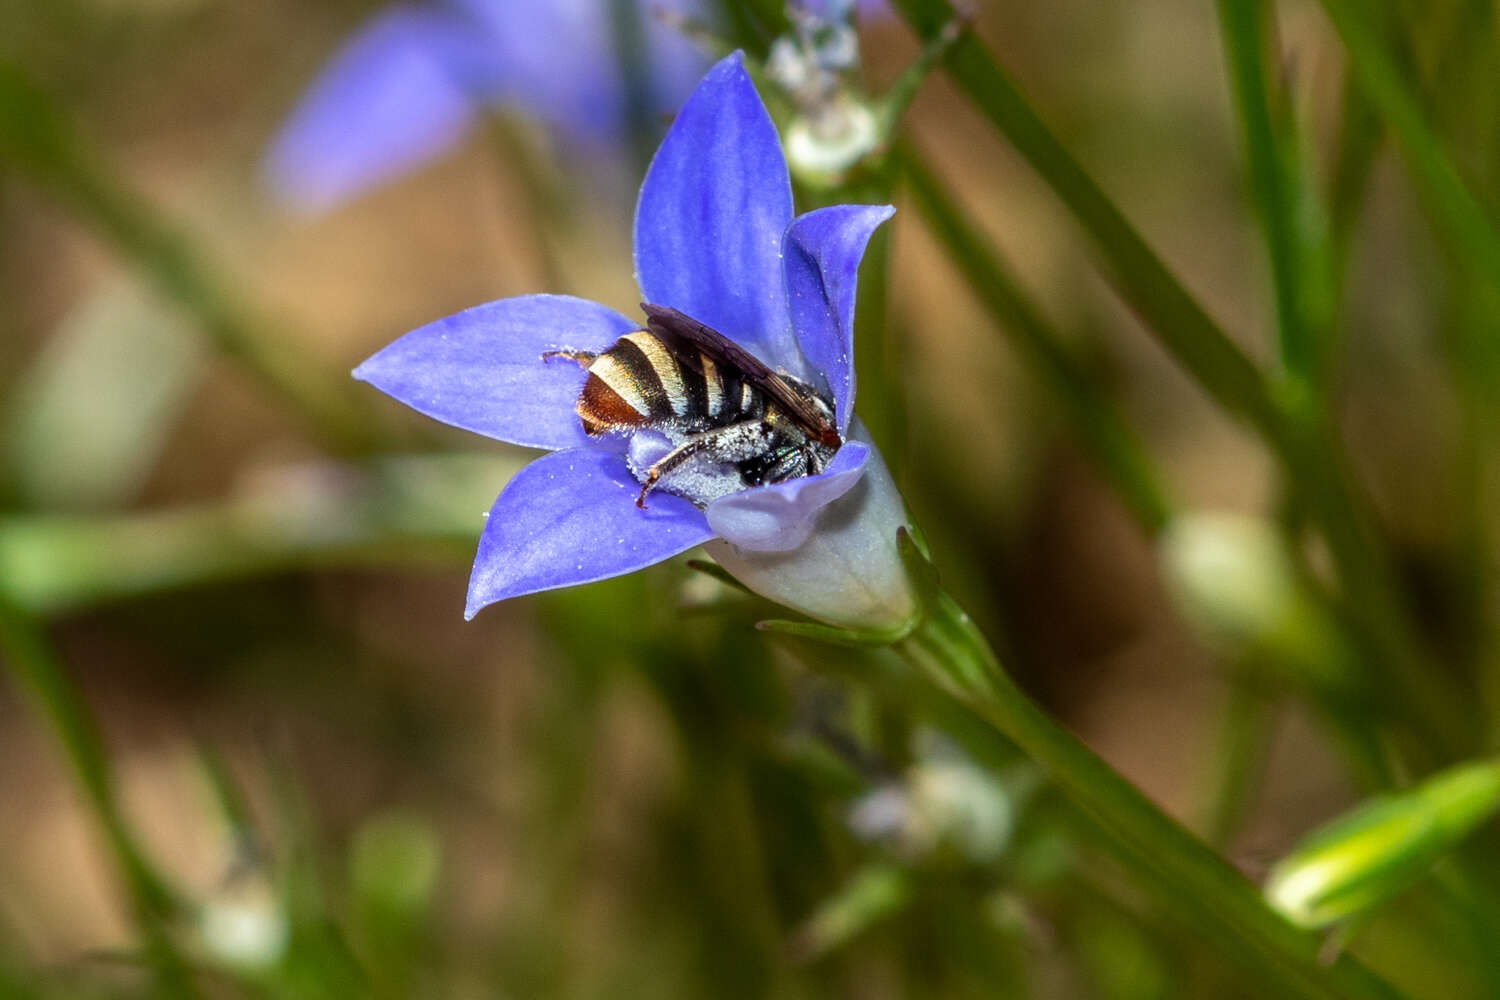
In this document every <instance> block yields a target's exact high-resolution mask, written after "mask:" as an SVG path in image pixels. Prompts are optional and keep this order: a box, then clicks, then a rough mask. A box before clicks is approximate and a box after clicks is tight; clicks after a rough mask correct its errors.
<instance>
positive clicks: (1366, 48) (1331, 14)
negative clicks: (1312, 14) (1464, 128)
mask: <svg viewBox="0 0 1500 1000" xmlns="http://www.w3.org/2000/svg"><path fill="white" fill-rule="evenodd" d="M1323 9H1324V10H1325V11H1326V12H1327V14H1328V19H1329V20H1330V21H1332V22H1333V26H1334V28H1335V29H1336V30H1337V31H1338V33H1339V37H1340V38H1342V39H1343V42H1344V47H1345V48H1347V49H1348V50H1349V62H1350V65H1351V66H1352V67H1353V70H1354V73H1355V75H1356V76H1357V77H1358V79H1359V82H1360V85H1361V86H1362V87H1363V88H1364V91H1365V93H1366V94H1368V95H1369V98H1370V101H1371V103H1372V104H1374V105H1375V107H1376V108H1377V109H1379V111H1380V114H1381V117H1382V118H1384V119H1385V122H1386V124H1387V125H1388V126H1389V127H1390V130H1391V135H1392V136H1393V137H1394V138H1395V140H1396V144H1397V145H1398V146H1399V147H1400V149H1401V151H1402V153H1403V154H1404V155H1405V159H1406V163H1407V166H1408V168H1409V169H1410V170H1411V172H1412V173H1413V174H1414V175H1415V177H1416V180H1417V183H1418V185H1419V186H1420V187H1421V188H1422V190H1423V192H1424V193H1425V194H1426V196H1427V203H1428V207H1429V209H1430V210H1431V211H1432V213H1433V215H1434V216H1435V218H1436V221H1437V224H1438V226H1439V228H1440V229H1441V230H1442V231H1443V233H1444V234H1445V235H1446V236H1447V237H1448V239H1449V240H1450V241H1451V242H1452V244H1453V248H1454V249H1455V250H1456V251H1457V253H1458V257H1459V259H1460V260H1462V261H1464V262H1465V263H1466V265H1467V266H1469V267H1471V268H1473V269H1475V270H1476V272H1477V273H1479V274H1482V275H1483V276H1484V277H1485V278H1486V279H1487V280H1488V281H1489V282H1490V283H1491V284H1493V285H1494V286H1495V287H1496V288H1500V232H1497V230H1496V228H1495V225H1494V222H1493V220H1491V219H1490V217H1489V214H1488V213H1487V212H1486V211H1485V208H1484V206H1483V204H1482V203H1481V202H1480V201H1479V199H1478V198H1476V197H1474V195H1473V193H1472V192H1470V190H1469V188H1468V185H1467V184H1465V183H1464V179H1463V177H1462V175H1461V174H1460V173H1459V172H1458V168H1457V167H1455V166H1454V165H1453V161H1452V160H1451V159H1450V158H1449V156H1448V154H1447V152H1446V151H1445V150H1444V149H1443V145H1442V142H1441V140H1440V139H1439V138H1438V136H1437V134H1436V133H1435V132H1434V131H1433V130H1432V129H1431V128H1430V127H1429V126H1428V125H1427V121H1426V115H1425V114H1424V112H1423V109H1422V105H1421V102H1420V101H1419V100H1418V99H1417V98H1416V97H1415V96H1414V95H1413V94H1412V93H1411V91H1410V90H1409V88H1408V87H1407V84H1406V81H1405V78H1404V76H1403V74H1402V73H1401V71H1400V70H1399V68H1398V67H1397V63H1396V61H1395V60H1394V59H1393V58H1392V56H1391V54H1390V53H1389V51H1388V49H1387V47H1386V45H1385V44H1384V42H1383V40H1382V38H1381V33H1380V30H1379V28H1378V27H1377V26H1376V25H1373V24H1371V23H1370V21H1369V19H1368V18H1367V13H1368V11H1369V10H1370V9H1371V5H1369V4H1364V3H1358V2H1354V0H1323Z"/></svg>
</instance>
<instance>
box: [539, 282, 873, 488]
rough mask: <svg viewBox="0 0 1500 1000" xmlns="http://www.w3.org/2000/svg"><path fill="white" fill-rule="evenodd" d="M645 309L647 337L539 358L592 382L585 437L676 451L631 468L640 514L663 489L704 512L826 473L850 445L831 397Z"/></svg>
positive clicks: (684, 322)
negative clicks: (655, 441)
mask: <svg viewBox="0 0 1500 1000" xmlns="http://www.w3.org/2000/svg"><path fill="white" fill-rule="evenodd" d="M641 308H642V309H643V310H644V311H645V313H646V328H645V329H644V330H637V331H635V332H634V333H627V334H626V335H625V336H623V337H621V338H620V339H619V340H618V341H616V342H615V344H614V346H613V347H611V348H609V350H607V351H604V352H602V353H599V354H594V353H591V352H588V351H568V350H560V351H548V352H547V353H545V354H543V355H542V360H544V361H550V360H551V359H553V358H563V359H566V360H569V361H574V362H576V363H577V364H579V365H580V366H582V367H583V368H584V370H585V371H587V372H588V378H587V379H585V380H584V383H583V390H582V392H580V393H579V395H578V404H577V406H576V407H574V409H575V411H576V412H577V414H578V416H579V418H580V419H581V420H582V421H583V429H584V432H585V433H586V434H589V435H590V436H599V435H603V434H610V433H621V434H626V435H629V436H630V437H631V439H632V444H633V443H634V442H635V436H636V435H637V434H638V433H639V432H641V431H654V432H656V433H658V434H660V435H662V436H663V437H665V438H666V440H667V442H668V444H669V445H670V449H669V450H668V451H667V452H666V454H664V455H661V456H660V457H659V458H656V459H655V460H653V461H650V462H649V463H648V462H645V461H644V460H637V459H635V458H634V457H628V458H627V461H628V462H629V464H630V466H631V473H632V474H633V475H634V476H635V477H636V479H638V480H639V481H640V483H641V493H640V496H638V497H637V498H636V501H635V502H636V506H638V507H642V508H644V507H645V506H646V495H647V494H648V493H650V492H651V491H652V490H653V489H663V490H665V491H667V492H669V493H676V494H677V495H679V496H683V497H686V498H687V499H689V500H691V501H693V502H694V503H696V504H697V505H698V506H700V507H705V506H707V505H708V503H709V502H710V501H712V500H715V499H717V498H718V497H721V496H725V495H727V494H730V493H737V492H739V491H740V490H743V489H747V488H749V487H752V486H762V485H765V484H767V483H779V482H783V481H785V480H788V479H795V478H797V477H798V476H807V475H813V474H815V473H818V472H822V471H823V469H824V468H826V467H827V465H828V463H829V461H830V460H831V459H832V458H833V455H834V453H835V452H836V451H838V449H839V446H840V445H842V444H843V440H842V439H841V438H840V437H839V432H838V427H837V425H836V424H835V423H834V414H833V404H832V403H831V402H830V401H829V399H828V398H827V397H826V396H825V395H823V394H822V393H820V392H819V391H818V390H817V389H816V388H814V387H813V386H812V385H809V384H808V383H807V382H804V381H802V380H801V379H799V378H795V377H793V376H791V375H788V374H785V373H784V372H775V371H772V370H771V369H770V368H769V367H767V366H766V365H765V364H764V363H763V362H762V361H761V360H760V359H759V358H756V357H755V356H754V355H753V354H751V353H750V352H749V351H746V350H745V349H744V348H743V347H740V346H739V345H738V344H736V343H735V342H734V341H732V340H730V339H729V338H728V337H726V336H724V335H723V334H722V333H719V332H718V331H717V330H714V329H712V328H710V327H708V326H706V325H705V324H703V323H700V322H698V321H697V320H695V319H693V318H692V317H690V316H686V315H684V314H683V313H680V312H678V311H677V310H676V309H670V308H667V307H666V306H656V305H649V304H645V303H642V305H641ZM634 451H635V449H633V448H632V449H631V452H632V454H633V453H634Z"/></svg>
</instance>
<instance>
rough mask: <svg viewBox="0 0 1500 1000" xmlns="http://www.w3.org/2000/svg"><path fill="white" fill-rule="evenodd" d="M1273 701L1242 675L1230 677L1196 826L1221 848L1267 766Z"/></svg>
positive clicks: (1234, 827) (1214, 844)
mask: <svg viewBox="0 0 1500 1000" xmlns="http://www.w3.org/2000/svg"><path fill="white" fill-rule="evenodd" d="M1274 708H1275V706H1274V705H1273V704H1272V703H1271V701H1270V700H1269V699H1267V698H1266V696H1265V694H1264V693H1262V692H1261V691H1258V690H1256V689H1255V687H1254V686H1253V685H1252V684H1250V683H1249V681H1248V679H1247V678H1245V677H1241V676H1237V675H1235V676H1231V677H1230V678H1229V697H1228V699H1227V701H1226V703H1225V705H1224V720H1223V722H1221V723H1220V724H1219V733H1218V739H1219V744H1218V747H1217V749H1216V752H1215V753H1214V763H1213V768H1212V770H1211V771H1210V779H1211V784H1209V785H1208V786H1207V788H1206V789H1205V795H1204V801H1203V805H1202V807H1201V810H1200V815H1201V819H1200V820H1199V822H1198V824H1197V825H1198V828H1199V829H1201V830H1202V831H1203V839H1204V840H1205V841H1206V842H1207V843H1209V844H1210V845H1212V846H1214V847H1216V848H1223V847H1224V846H1225V845H1227V844H1228V843H1229V841H1230V839H1231V838H1233V836H1234V834H1235V831H1236V830H1238V829H1239V826H1240V822H1241V820H1242V819H1243V817H1244V815H1245V809H1246V807H1247V806H1248V804H1249V800H1250V797H1251V794H1252V793H1253V791H1254V789H1255V784H1256V781H1257V780H1258V779H1259V778H1260V775H1261V773H1262V771H1263V769H1264V765H1265V759H1266V750H1267V745H1268V743H1269V741H1270V736H1271V728H1272V723H1273V722H1274V719H1275V713H1274V711H1273V709H1274Z"/></svg>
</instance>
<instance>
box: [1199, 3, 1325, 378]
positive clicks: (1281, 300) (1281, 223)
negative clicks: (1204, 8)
mask: <svg viewBox="0 0 1500 1000" xmlns="http://www.w3.org/2000/svg"><path fill="white" fill-rule="evenodd" d="M1272 16H1274V15H1273V9H1272V8H1271V6H1270V5H1269V4H1268V3H1267V2H1266V0H1219V21H1220V23H1221V25H1222V26H1223V35H1224V51H1225V56H1226V59H1227V60H1228V63H1229V71H1230V73H1229V75H1230V80H1231V82H1232V83H1233V89H1234V97H1235V105H1236V107H1237V108H1238V110H1239V118H1240V128H1241V130H1242V132H1243V134H1244V142H1245V158H1246V160H1247V161H1248V163H1249V167H1250V188H1251V192H1252V194H1253V195H1254V199H1255V204H1256V208H1257V212H1258V214H1259V216H1260V222H1261V227H1262V229H1263V230H1264V231H1265V236H1266V244H1267V248H1268V250H1269V256H1270V261H1271V281H1272V285H1273V286H1274V288H1275V291H1276V325H1277V329H1278V332H1279V337H1278V341H1279V345H1280V355H1281V363H1282V365H1283V367H1284V368H1285V369H1286V371H1287V373H1288V374H1289V375H1291V376H1293V377H1297V378H1305V377H1307V376H1308V375H1310V374H1311V371H1312V368H1313V365H1314V362H1315V354H1316V347H1315V344H1314V341H1313V331H1312V330H1311V329H1310V328H1309V323H1308V316H1307V303H1306V301H1305V297H1304V289H1303V287H1302V280H1301V279H1302V272H1303V268H1304V260H1305V255H1304V254H1303V252H1302V249H1301V247H1300V240H1299V238H1298V227H1297V187H1296V175H1295V174H1294V172H1293V171H1292V169H1291V166H1292V162H1291V159H1290V158H1289V157H1287V156H1285V155H1283V154H1282V151H1281V148H1280V147H1281V144H1280V143H1279V142H1278V141H1277V134H1276V127H1275V125H1274V124H1273V122H1274V118H1273V115H1272V111H1271V93H1270V81H1269V80H1268V73H1267V63H1268V62H1269V61H1270V59H1271V50H1270V46H1269V44H1268V37H1267V36H1268V32H1267V30H1266V29H1267V24H1268V22H1269V21H1270V18H1271V17H1272ZM1273 68H1274V64H1273Z"/></svg>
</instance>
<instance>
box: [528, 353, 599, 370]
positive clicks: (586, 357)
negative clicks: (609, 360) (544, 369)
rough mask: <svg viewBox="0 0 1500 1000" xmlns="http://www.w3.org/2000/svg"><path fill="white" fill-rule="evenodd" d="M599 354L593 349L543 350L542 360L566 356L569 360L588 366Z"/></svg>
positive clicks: (583, 366)
mask: <svg viewBox="0 0 1500 1000" xmlns="http://www.w3.org/2000/svg"><path fill="white" fill-rule="evenodd" d="M598 356H599V355H597V354H595V353H593V352H592V351H543V352H542V361H544V362H546V361H551V360H552V359H553V358H565V359H567V360H568V361H576V362H578V367H580V368H587V367H588V366H589V365H591V364H593V363H594V359H595V358H597V357H598Z"/></svg>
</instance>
